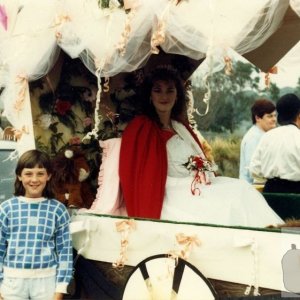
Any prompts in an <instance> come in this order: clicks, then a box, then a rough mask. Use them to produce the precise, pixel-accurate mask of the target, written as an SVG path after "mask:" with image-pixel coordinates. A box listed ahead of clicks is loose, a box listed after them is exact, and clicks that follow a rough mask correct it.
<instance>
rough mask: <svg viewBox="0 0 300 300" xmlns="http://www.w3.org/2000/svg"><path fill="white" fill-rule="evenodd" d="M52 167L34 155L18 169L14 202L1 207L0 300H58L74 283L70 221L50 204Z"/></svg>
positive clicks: (40, 155) (32, 152) (23, 159)
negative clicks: (71, 282) (72, 281)
mask: <svg viewBox="0 0 300 300" xmlns="http://www.w3.org/2000/svg"><path fill="white" fill-rule="evenodd" d="M51 173H52V171H51V161H50V159H49V157H48V155H47V154H45V153H43V152H41V151H38V150H29V151H27V152H25V153H24V154H23V155H22V156H21V157H20V158H19V161H18V163H17V167H16V181H15V193H14V195H15V197H13V198H11V199H9V200H6V201H4V202H3V203H1V205H0V284H1V286H0V294H1V296H0V299H4V300H10V299H20V300H23V299H24V300H25V299H32V300H48V299H49V300H50V299H51V300H60V299H63V294H64V293H66V292H67V286H68V284H69V282H70V280H71V278H72V268H73V267H72V265H73V263H72V243H71V235H70V231H69V222H70V216H69V214H68V211H67V209H66V207H65V206H64V205H63V204H62V203H60V202H59V201H57V200H55V199H53V192H52V190H51Z"/></svg>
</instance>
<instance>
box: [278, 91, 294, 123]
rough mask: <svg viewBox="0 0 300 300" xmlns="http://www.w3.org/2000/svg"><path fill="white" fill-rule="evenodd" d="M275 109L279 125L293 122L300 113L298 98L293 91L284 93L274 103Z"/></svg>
mask: <svg viewBox="0 0 300 300" xmlns="http://www.w3.org/2000/svg"><path fill="white" fill-rule="evenodd" d="M276 110H277V113H278V123H279V124H280V125H288V124H293V123H294V122H295V121H296V119H297V116H298V115H299V114H300V99H299V98H298V96H296V95H295V94H293V93H289V94H285V95H283V96H282V97H280V98H279V100H278V102H277V103H276Z"/></svg>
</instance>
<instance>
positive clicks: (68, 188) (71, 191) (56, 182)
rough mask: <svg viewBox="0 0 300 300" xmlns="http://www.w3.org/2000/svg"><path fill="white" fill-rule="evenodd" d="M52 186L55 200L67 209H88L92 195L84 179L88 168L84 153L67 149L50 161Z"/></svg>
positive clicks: (70, 148) (86, 176) (87, 173)
mask: <svg viewBox="0 0 300 300" xmlns="http://www.w3.org/2000/svg"><path fill="white" fill-rule="evenodd" d="M52 167H53V174H52V184H53V190H54V195H55V198H56V199H57V200H59V201H61V202H62V203H64V204H65V205H66V206H67V207H72V208H90V206H91V205H92V203H93V201H94V195H93V192H92V190H91V187H90V185H89V183H88V182H87V181H86V179H87V178H88V177H89V174H90V167H89V165H88V162H87V160H86V158H85V155H84V152H83V151H82V150H80V149H78V148H76V147H69V148H67V149H65V150H64V151H61V152H59V153H58V154H57V155H56V156H55V157H54V158H53V159H52Z"/></svg>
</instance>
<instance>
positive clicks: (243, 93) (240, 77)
mask: <svg viewBox="0 0 300 300" xmlns="http://www.w3.org/2000/svg"><path fill="white" fill-rule="evenodd" d="M258 73H259V69H258V68H256V67H255V66H253V65H252V64H249V63H243V62H241V61H237V62H234V63H233V73H232V74H231V75H230V76H229V75H226V74H225V72H224V71H223V70H222V71H220V72H217V73H214V74H213V75H212V76H211V77H210V78H209V79H208V80H209V81H208V82H209V85H210V90H211V98H210V102H209V105H210V109H209V112H208V113H207V114H206V115H205V116H199V115H195V120H196V122H197V124H198V126H199V128H200V129H202V130H208V129H210V130H212V131H216V132H225V131H230V132H233V131H234V130H235V129H236V128H237V127H238V126H239V124H240V123H241V122H242V121H243V120H244V119H250V106H251V105H252V103H253V101H254V100H255V99H256V98H257V97H258V94H259V92H260V90H259V81H260V78H259V76H258ZM205 92H206V91H205V89H204V88H203V87H196V88H194V89H193V94H194V99H195V107H197V109H198V111H200V112H202V113H203V112H204V111H205V109H206V105H205V104H204V103H203V101H201V100H202V99H203V97H204V94H205Z"/></svg>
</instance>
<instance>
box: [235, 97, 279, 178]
mask: <svg viewBox="0 0 300 300" xmlns="http://www.w3.org/2000/svg"><path fill="white" fill-rule="evenodd" d="M251 114H252V122H253V125H252V127H251V128H250V129H249V130H248V131H247V132H246V134H245V135H244V137H243V139H242V142H241V151H240V173H239V177H240V178H241V179H245V180H246V181H248V182H249V183H253V177H252V176H251V174H250V172H249V165H250V161H251V158H252V155H253V153H254V151H255V149H256V147H257V145H258V143H259V141H260V139H261V137H262V136H263V134H264V133H265V132H266V131H268V130H270V129H272V128H274V127H275V126H276V107H275V104H274V103H273V102H272V101H270V100H268V99H258V100H256V101H255V102H254V104H253V105H252V107H251Z"/></svg>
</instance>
